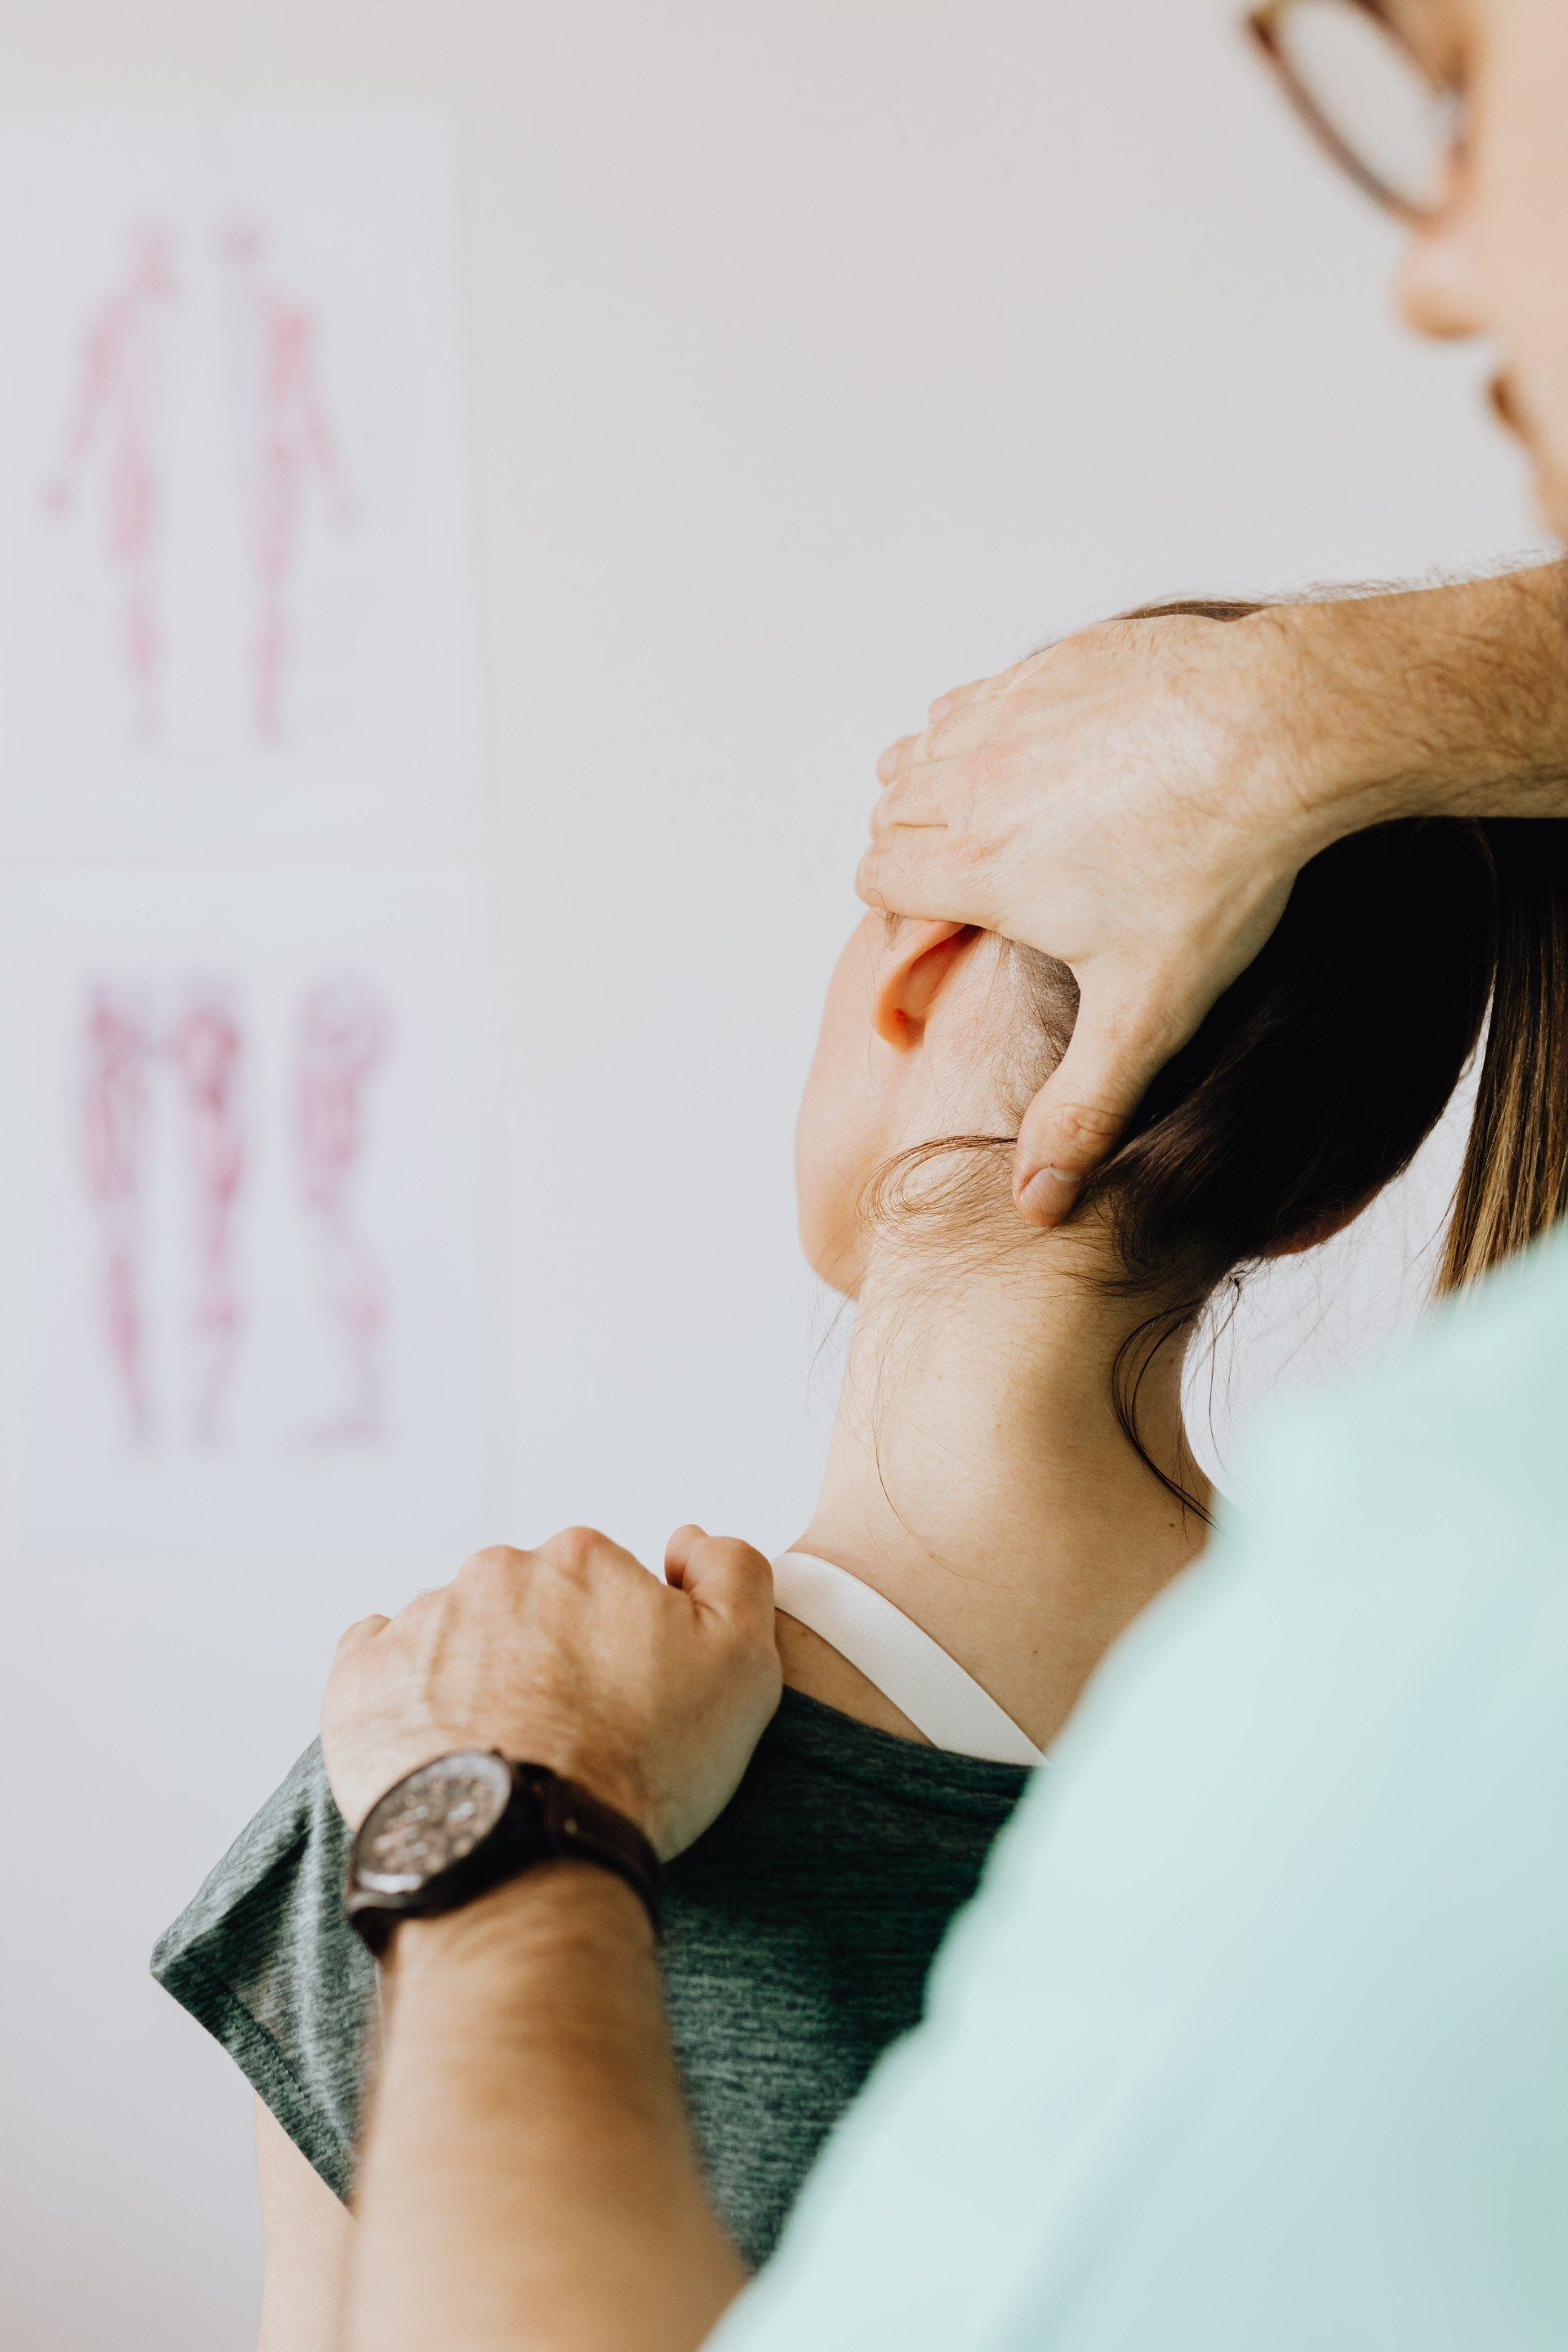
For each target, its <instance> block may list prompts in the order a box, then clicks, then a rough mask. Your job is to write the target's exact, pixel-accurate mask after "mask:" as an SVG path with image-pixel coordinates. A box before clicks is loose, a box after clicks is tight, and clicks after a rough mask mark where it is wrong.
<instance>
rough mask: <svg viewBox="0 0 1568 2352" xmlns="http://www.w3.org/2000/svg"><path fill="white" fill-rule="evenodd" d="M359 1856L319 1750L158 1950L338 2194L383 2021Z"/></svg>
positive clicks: (166, 1979)
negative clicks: (348, 1905)
mask: <svg viewBox="0 0 1568 2352" xmlns="http://www.w3.org/2000/svg"><path fill="white" fill-rule="evenodd" d="M347 1853H348V1829H347V1825H346V1823H345V1822H344V1821H343V1819H342V1814H341V1813H340V1812H339V1811H338V1809H337V1806H336V1805H335V1804H334V1802H333V1801H332V1792H331V1788H330V1786H329V1784H328V1781H327V1775H326V1769H325V1767H324V1766H323V1764H322V1761H321V1748H320V1747H319V1746H312V1747H310V1748H307V1750H306V1751H305V1753H304V1755H303V1756H301V1757H300V1760H299V1762H298V1763H297V1764H296V1765H295V1767H294V1769H293V1770H292V1771H291V1772H290V1773H289V1777H288V1779H287V1780H285V1781H284V1782H283V1784H282V1786H281V1787H280V1788H279V1790H277V1792H276V1793H275V1794H274V1795H273V1796H272V1797H270V1798H269V1799H268V1801H267V1803H266V1804H265V1805H264V1806H263V1807H262V1809H261V1811H260V1812H258V1814H257V1816H256V1818H255V1820H254V1821H253V1822H251V1823H250V1824H249V1826H248V1828H247V1829H246V1830H244V1831H243V1832H241V1834H240V1836H239V1837H238V1838H237V1841H236V1842H235V1843H234V1844H233V1845H232V1846H231V1847H230V1848H229V1851H228V1852H227V1853H226V1854H225V1856H224V1858H223V1860H222V1861H221V1862H220V1863H219V1864H217V1866H216V1869H215V1870H214V1871H213V1872H212V1873H211V1874H209V1876H208V1877H207V1879H206V1881H205V1884H204V1885H203V1886H202V1887H201V1889H200V1891H199V1892H198V1893H197V1894H196V1895H195V1898H194V1899H193V1900H192V1901H191V1902H190V1903H189V1904H188V1905H187V1906H186V1907H185V1908H184V1911H182V1912H181V1914H180V1916H179V1917H178V1918H177V1919H176V1920H175V1921H174V1925H173V1927H170V1928H168V1929H167V1930H166V1931H165V1933H164V1934H163V1936H161V1937H159V1940H158V1943H157V1946H156V1948H155V1949H154V1951H153V1975H154V1977H156V1979H157V1980H158V1982H159V1983H160V1984H161V1985H162V1986H163V1988H164V1990H165V1991H167V1992H170V1993H172V1994H173V1995H174V1999H175V2000H177V2001H179V2002H180V2004H181V2005H182V2007H184V2008H185V2009H188V2010H189V2011H190V2012H191V2015H192V2016H193V2017H194V2018H195V2020H196V2021H197V2022H198V2024H201V2025H205V2028H206V2030H207V2032H209V2033H210V2034H212V2035H213V2036H214V2037H215V2039H216V2040H217V2041H218V2042H222V2044H223V2046H224V2048H225V2049H226V2051H227V2052H228V2053H229V2055H230V2056H231V2057H232V2058H233V2059H234V2061H235V2063H236V2064H237V2066H238V2067H239V2069H240V2072H241V2073H242V2074H244V2075H245V2076H246V2078H247V2081H248V2082H249V2083H250V2084H252V2085H253V2086H254V2088H255V2090H256V2091H257V2093H258V2095H259V2096H260V2097H261V2098H262V2099H264V2100H265V2101H266V2103H267V2105H268V2107H269V2108H270V2109H271V2110H272V2113H273V2114H274V2115H275V2116H277V2118H278V2120H279V2123H280V2124H281V2125H282V2126H283V2128H284V2130H285V2131H286V2132H287V2133H288V2134H289V2138H290V2139H292V2140H293V2141H294V2143H295V2145H296V2146H297V2147H300V2149H302V2150H303V2152H304V2154H305V2155H306V2156H307V2157H308V2158H310V2162H311V2164H313V2165H314V2166H315V2168H316V2170H317V2171H318V2172H319V2173H320V2174H321V2178H322V2179H323V2180H325V2181H326V2182H327V2184H328V2186H329V2187H330V2188H331V2189H332V2190H334V2192H335V2193H336V2194H337V2195H338V2196H339V2197H343V2196H346V2195H347V2193H348V2188H349V2181H350V2178H351V2175H352V2172H353V2150H354V2144H355V2138H356V2135H357V2129H358V2122H359V2111H360V2103H361V2095H362V2084H363V2078H364V2070H365V2065H366V2063H367V2060H368V2058H369V2057H370V2055H371V2048H372V2041H373V2036H374V2027H375V2019H376V1988H375V1969H374V1962H373V1961H372V1959H371V1958H370V1955H369V1954H368V1952H367V1951H366V1950H365V1948H364V1947H363V1944H362V1943H361V1942H360V1940H359V1938H358V1937H357V1936H356V1935H355V1934H354V1932H353V1928H352V1927H350V1926H349V1924H348V1922H347V1920H346V1918H345V1917H344V1915H343V1907H342V1884H343V1869H344V1864H345V1862H346V1859H347Z"/></svg>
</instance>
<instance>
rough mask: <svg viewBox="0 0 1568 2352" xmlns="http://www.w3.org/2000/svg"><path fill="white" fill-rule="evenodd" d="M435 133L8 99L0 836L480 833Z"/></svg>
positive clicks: (411, 121) (182, 845) (446, 232)
mask: <svg viewBox="0 0 1568 2352" xmlns="http://www.w3.org/2000/svg"><path fill="white" fill-rule="evenodd" d="M449 180H450V173H449V165H448V158H447V149H446V143H445V138H444V134H443V130H442V126H441V124H440V121H439V120H438V119H437V118H435V117H432V116H430V115H428V114H427V113H426V112H425V111H423V110H416V109H406V110H403V109H396V108H389V109H383V110H369V109H367V110H353V109H331V110H327V109H321V110H289V109H257V110H246V109H233V110H212V109H161V108H142V109H137V108H123V109H101V110H90V109H81V110H78V109H60V110H45V109H26V110H12V111H10V112H7V113H5V114H3V115H0V349H3V351H4V353H5V360H4V365H3V367H0V851H9V852H12V853H16V852H17V851H20V852H24V853H26V852H27V851H31V850H43V851H47V852H49V853H51V854H58V853H70V852H72V851H77V850H86V851H88V852H89V853H90V854H92V855H95V856H96V855H101V854H104V853H105V852H107V851H112V850H114V849H115V848H119V847H123V848H126V849H130V850H133V851H135V852H137V853H138V854H142V855H145V854H148V853H150V852H153V853H155V852H157V851H159V850H162V849H165V848H172V849H175V850H178V851H179V852H181V853H182V854H184V853H188V852H190V851H191V850H193V849H195V848H201V847H205V848H209V849H212V850H214V851H216V852H219V853H231V852H239V853H243V852H245V851H247V850H248V849H252V848H261V849H266V850H269V851H298V852H304V853H310V852H312V851H316V850H321V849H330V850H332V851H335V852H341V851H346V850H353V849H357V848H371V849H374V850H375V851H377V852H382V853H384V852H385V851H388V850H390V849H395V848H397V847H404V848H407V849H425V848H437V849H447V850H452V849H460V848H462V847H465V846H469V847H471V846H472V845H473V837H474V830H475V822H476V816H475V812H476V743H475V733H476V719H475V694H474V680H473V674H472V627H471V612H470V595H469V576H468V570H469V552H468V517H467V509H466V502H465V495H464V484H463V467H462V456H461V449H462V417H461V398H460V370H459V366H458V326H457V273H456V240H455V236H454V230H453V222H452V205H451V192H450V186H449Z"/></svg>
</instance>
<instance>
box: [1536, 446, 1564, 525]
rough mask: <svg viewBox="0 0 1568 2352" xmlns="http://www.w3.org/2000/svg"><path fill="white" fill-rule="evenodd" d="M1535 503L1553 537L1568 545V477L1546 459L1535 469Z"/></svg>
mask: <svg viewBox="0 0 1568 2352" xmlns="http://www.w3.org/2000/svg"><path fill="white" fill-rule="evenodd" d="M1535 503H1536V505H1537V506H1538V507H1539V508H1540V509H1541V514H1542V520H1543V521H1544V522H1545V524H1546V527H1547V529H1548V530H1550V531H1551V533H1552V537H1553V538H1554V539H1559V540H1561V541H1563V544H1564V545H1565V546H1568V478H1564V477H1563V475H1562V474H1561V473H1560V472H1559V471H1558V470H1557V469H1556V467H1552V466H1550V465H1548V464H1546V463H1545V461H1544V460H1543V461H1542V463H1541V464H1540V465H1539V466H1537V467H1536V469H1535Z"/></svg>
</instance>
